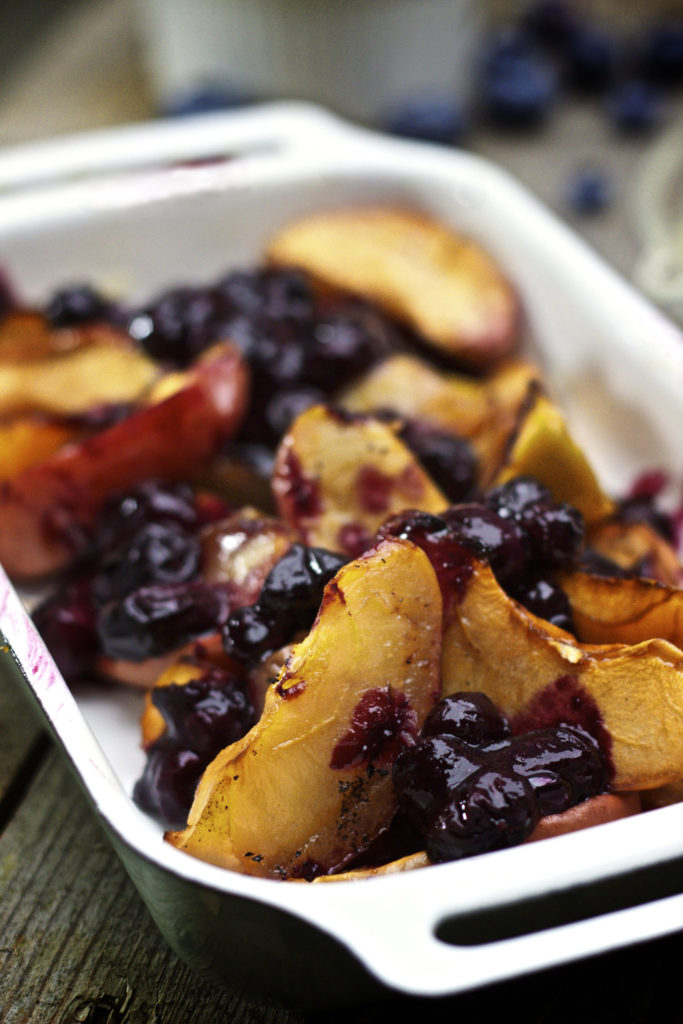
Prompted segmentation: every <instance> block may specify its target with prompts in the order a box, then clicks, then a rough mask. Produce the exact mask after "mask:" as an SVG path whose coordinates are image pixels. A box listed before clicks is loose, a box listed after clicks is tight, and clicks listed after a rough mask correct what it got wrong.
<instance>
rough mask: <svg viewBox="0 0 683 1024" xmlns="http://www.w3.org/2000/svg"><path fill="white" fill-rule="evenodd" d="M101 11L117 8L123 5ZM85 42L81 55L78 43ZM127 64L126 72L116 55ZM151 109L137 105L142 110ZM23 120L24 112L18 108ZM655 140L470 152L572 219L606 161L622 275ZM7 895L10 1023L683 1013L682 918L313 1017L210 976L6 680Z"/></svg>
mask: <svg viewBox="0 0 683 1024" xmlns="http://www.w3.org/2000/svg"><path fill="white" fill-rule="evenodd" d="M98 10H100V8H99V5H98ZM107 10H108V17H109V18H110V19H111V17H112V10H113V8H107ZM79 52H80V53H81V57H82V56H83V48H81V51H79ZM92 63H93V62H92V61H91V64H92ZM105 67H111V62H110V63H109V64H107V65H105ZM117 74H119V75H121V74H123V71H122V69H121V63H120V62H119V64H118V65H117ZM81 84H82V80H81ZM106 84H107V83H102V82H100V81H99V80H97V79H96V76H95V77H94V80H93V90H94V91H93V92H92V95H100V93H102V94H104V89H105V85H106ZM109 84H111V83H109ZM98 88H99V89H100V92H98V91H97V89H98ZM106 94H107V95H108V96H112V95H114V93H113V92H112V91H111V90H109V91H107V93H106ZM87 95H88V94H87V90H86V93H85V94H84V98H86V99H87ZM116 96H117V102H119V106H117V107H116V112H115V116H114V117H113V119H115V120H120V119H122V114H123V113H125V111H124V112H122V111H121V110H120V101H121V95H120V94H119V93H117V94H116ZM63 100H64V97H62V109H63V110H65V111H66V110H67V106H66V105H65V104H64V102H63ZM58 102H59V94H58V91H57V92H55V103H57V104H58ZM135 102H137V103H138V104H139V96H138V97H137V98H136V101H135ZM680 105H681V104H680V101H679V106H680ZM93 109H94V108H93ZM68 110H69V117H71V118H72V120H71V121H69V120H68V117H67V120H66V122H65V125H64V126H65V127H69V128H71V127H79V126H80V125H78V124H74V123H73V116H74V115H73V107H69V108H68ZM141 113H144V111H141V110H140V109H138V107H135V106H134V107H133V112H132V116H133V117H139V116H141ZM11 123H12V122H11V119H10V124H11ZM14 123H15V125H18V124H19V123H20V121H19V113H18V112H16V120H15V122H14ZM86 126H87V124H84V125H83V127H86ZM61 127H63V126H62V125H60V124H59V123H58V125H57V129H56V130H59V128H61ZM40 133H41V129H40V128H39V129H37V130H36V131H35V133H34V134H40ZM15 134H16V133H15ZM26 136H27V137H31V131H30V129H29V130H28V131H27V133H26ZM646 145H647V143H646V142H645V141H642V140H636V141H630V142H624V141H620V142H617V141H616V140H615V138H614V136H613V135H612V134H611V132H610V131H609V129H608V128H607V126H606V124H605V122H604V119H603V118H601V117H600V115H599V113H598V112H597V110H596V109H595V107H593V106H590V105H578V104H575V105H573V106H572V107H571V108H568V109H565V110H562V111H560V112H559V113H558V115H557V117H556V118H554V119H553V123H552V126H551V127H550V128H549V129H548V131H546V132H544V133H542V134H540V135H538V136H537V137H532V138H529V139H526V140H523V141H520V140H518V139H514V138H501V137H499V136H494V135H488V134H486V133H482V134H480V135H479V136H477V137H476V138H475V139H474V140H473V146H474V148H475V149H477V150H479V151H480V152H482V153H484V154H485V155H488V156H491V157H493V158H494V159H496V160H498V161H500V162H501V163H502V164H503V165H504V166H506V167H507V168H509V169H510V170H511V171H512V172H513V173H514V174H516V175H517V176H518V177H519V178H520V179H521V180H522V181H525V182H526V183H527V184H529V185H530V186H531V188H532V189H533V190H534V191H535V192H536V193H537V194H538V195H539V196H540V197H541V198H542V199H543V200H545V201H546V202H547V203H548V204H549V205H550V206H551V207H554V208H555V209H556V210H557V211H558V212H559V213H560V215H561V216H568V213H567V210H566V207H565V206H564V205H563V200H564V186H565V183H566V179H567V175H568V174H569V172H570V171H571V170H572V168H574V167H577V166H580V165H582V164H596V165H598V166H601V167H603V168H604V169H606V170H607V172H608V173H609V174H610V176H611V178H612V182H613V186H614V190H615V202H614V204H613V206H612V207H611V208H610V209H609V210H607V211H606V212H605V213H604V214H603V215H601V216H600V217H596V218H594V219H592V220H582V221H579V220H575V222H574V226H575V227H576V228H577V229H578V230H579V231H580V232H581V233H582V234H583V235H584V236H585V237H586V238H587V240H588V241H589V242H590V243H591V244H592V245H593V246H594V247H595V248H596V249H597V250H598V251H599V252H601V253H602V254H603V255H604V256H605V257H606V258H607V259H608V260H609V261H610V262H612V263H613V264H614V265H615V266H617V268H618V269H619V270H620V271H622V272H623V273H624V274H626V275H628V274H629V273H630V271H631V268H632V266H633V263H634V259H635V257H636V253H637V248H638V240H637V238H636V237H635V235H634V231H633V224H632V221H631V217H630V190H631V188H632V184H633V177H634V174H635V173H636V171H637V167H638V164H639V161H640V159H641V156H642V153H643V151H644V148H645V146H646ZM0 894H1V901H0V1021H1V1022H2V1024H27V1022H34V1024H53V1022H54V1024H76V1022H78V1024H86V1022H87V1024H199V1022H201V1024H218V1022H225V1021H230V1022H232V1024H252V1022H253V1024H256V1022H259V1024H262V1022H270V1024H306V1022H308V1024H312V1022H315V1021H327V1022H333V1021H339V1022H340V1024H341V1022H342V1021H343V1022H344V1024H346V1022H347V1021H349V1020H353V1021H356V1022H358V1024H365V1022H368V1024H369V1022H370V1021H372V1022H373V1024H374V1021H375V1020H376V1018H377V1016H378V1015H382V1016H388V1015H391V1016H396V1015H398V1014H400V1013H402V1012H403V1013H406V1012H407V1013H410V1014H415V1015H416V1016H418V1017H419V1018H420V1019H421V1020H422V1021H424V1022H440V1021H444V1022H445V1021H449V1022H450V1021H453V1020H456V1019H458V1018H460V1019H468V1018H472V1019H476V1020H479V1021H489V1020H490V1021H493V1020H495V1019H498V1018H501V1019H509V1018H510V1017H511V1016H512V1017H517V1016H518V1015H519V1016H521V1015H522V1014H523V1015H524V1016H525V1017H526V1018H527V1020H528V1021H529V1024H534V1022H539V1024H540V1022H552V1024H555V1022H565V1021H566V1022H567V1024H569V1022H570V1021H571V1022H572V1024H573V1022H575V1021H577V1020H581V1021H583V1022H593V1021H595V1022H598V1021H599V1022H600V1024H605V1022H610V1021H619V1022H631V1021H634V1022H635V1021H643V1022H647V1021H657V1022H669V1021H679V1020H681V1021H683V995H681V994H680V980H679V979H680V963H681V960H682V959H683V922H681V926H682V931H681V934H678V935H675V936H673V937H671V938H667V939H662V940H658V941H656V942H653V943H650V944H648V945H647V946H639V947H633V948H629V949H628V950H626V951H623V952H619V953H614V954H608V955H606V956H603V957H601V958H598V959H594V960H591V961H588V962H585V963H579V964H575V965H570V966H567V967H563V968H560V969H556V970H552V971H548V972H544V973H543V974H539V975H536V976H533V977H529V978H525V979H521V980H518V981H515V982H512V983H508V984H504V985H498V986H495V987H492V988H489V989H486V990H483V991H479V992H474V993H469V994H467V995H465V996H460V997H454V998H449V999H440V1000H435V1001H422V1000H415V999H407V998H388V999H387V1000H386V1001H385V1002H384V1003H382V1004H381V1005H380V1006H377V1005H373V1006H356V1007H352V1008H343V1009H339V1010H322V1011H320V1012H315V1013H313V1012H310V1011H308V1012H303V1011H300V1010H298V1009H296V1008H289V1007H284V1006H276V1005H273V1004H270V1003H267V1002H265V1001H263V1000H261V999H260V998H259V997H258V995H255V996H254V997H252V998H245V997H243V996H241V995H239V994H237V993H236V992H233V991H230V990H229V989H225V990H220V989H217V988H214V987H212V986H211V985H209V984H207V983H205V982H203V981H202V980H200V979H198V978H197V977H195V976H193V975H192V973H191V972H190V970H189V969H188V968H186V967H185V966H184V965H183V964H182V963H181V962H179V960H178V959H177V958H176V956H175V955H174V954H173V953H172V952H171V951H170V950H169V948H168V947H167V946H166V944H165V942H164V940H163V939H162V938H161V937H160V935H159V933H158V932H157V929H156V927H155V925H154V923H153V922H152V920H151V919H150V917H149V915H148V913H147V911H146V909H145V907H144V905H143V903H142V901H141V900H140V898H139V897H138V895H137V893H136V891H135V889H134V888H133V885H132V884H131V882H130V881H129V880H128V878H127V876H126V874H125V872H124V870H123V868H122V867H121V865H120V863H119V862H118V860H117V858H116V856H115V854H114V853H113V851H112V850H111V849H110V847H109V845H108V843H107V842H106V840H105V839H104V836H103V834H102V833H101V831H100V826H99V824H98V822H97V820H96V819H95V817H94V815H93V814H92V812H91V810H90V808H89V806H88V805H87V803H86V801H85V798H84V797H83V795H82V793H81V791H80V789H79V788H78V786H77V784H76V782H75V780H74V779H73V778H72V776H71V774H70V772H69V769H68V767H67V765H66V763H65V761H64V759H63V756H62V754H61V752H60V751H59V750H58V749H57V748H56V747H55V746H54V744H53V742H52V740H51V738H50V737H49V736H48V735H47V734H46V733H45V731H44V730H43V727H42V723H41V721H40V719H39V718H38V716H37V713H36V711H35V710H34V709H33V708H32V706H31V705H29V703H28V702H27V699H26V697H25V696H24V695H23V694H22V693H20V692H17V691H16V689H15V688H14V687H12V686H8V685H7V684H6V683H4V682H3V681H2V680H0ZM263 969H264V971H266V970H267V969H268V965H267V964H264V965H263ZM302 970H306V965H305V964H302Z"/></svg>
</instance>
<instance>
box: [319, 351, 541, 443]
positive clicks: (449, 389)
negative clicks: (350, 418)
mask: <svg viewBox="0 0 683 1024" xmlns="http://www.w3.org/2000/svg"><path fill="white" fill-rule="evenodd" d="M538 379H539V376H538V370H536V368H535V367H533V366H531V365H530V364H529V363H526V362H523V361H522V360H508V361H506V362H505V363H503V364H502V365H501V366H499V367H497V368H496V369H495V370H493V371H492V372H491V373H490V374H488V375H487V376H486V377H481V378H478V377H471V376H467V375H465V374H460V373H453V372H443V371H440V370H437V369H435V368H434V367H433V366H430V365H429V363H427V362H425V360H423V359H419V358H418V357H417V356H411V355H406V354H404V353H401V354H399V355H395V356H390V357H389V358H388V359H385V360H384V361H383V362H381V363H379V364H378V365H377V366H375V367H373V368H372V369H371V370H369V371H368V373H367V374H365V375H364V376H363V377H361V378H360V380H358V381H356V382H354V383H353V384H352V385H351V386H350V387H348V388H347V389H345V390H344V391H343V392H342V393H341V395H339V396H338V401H339V404H340V405H342V406H343V407H344V408H345V409H349V410H350V411H351V412H367V413H370V412H373V411H374V410H376V409H391V410H393V411H395V412H396V413H397V414H399V415H400V416H405V417H407V418H411V419H420V420H425V421H426V422H427V423H430V424H432V425H433V426H436V427H440V428H441V429H443V430H450V431H452V432H453V433H454V434H459V435H460V436H461V437H467V438H476V437H477V436H478V435H479V434H480V433H481V432H482V431H483V430H485V429H487V428H488V427H489V426H490V425H491V424H492V422H493V421H497V420H498V419H500V418H501V416H502V414H503V413H506V414H507V415H508V416H512V420H511V421H510V423H509V424H508V429H509V428H510V427H511V426H512V425H513V424H514V422H515V421H516V419H517V415H518V412H519V408H520V406H521V404H522V402H523V400H524V399H525V397H526V394H527V391H528V388H529V384H530V383H531V382H532V381H538Z"/></svg>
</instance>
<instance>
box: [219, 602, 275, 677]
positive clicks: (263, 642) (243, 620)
mask: <svg viewBox="0 0 683 1024" xmlns="http://www.w3.org/2000/svg"><path fill="white" fill-rule="evenodd" d="M289 639H291V637H290V636H289V635H288V630H287V628H284V629H283V628H282V626H281V625H280V623H278V621H277V619H276V617H275V616H273V615H272V614H271V613H269V612H268V611H266V610H265V609H263V608H261V606H260V605H259V604H258V603H256V604H253V605H245V607H244V608H237V609H235V611H234V612H232V614H231V615H230V616H229V617H228V620H227V622H226V623H225V627H224V629H223V647H224V648H225V651H226V652H227V653H228V654H229V655H230V656H231V657H232V658H235V659H236V660H237V661H240V662H244V663H246V664H249V663H250V662H255V661H258V659H259V658H261V657H262V656H263V655H264V654H266V653H268V652H269V651H274V650H277V648H278V647H281V646H282V645H283V644H284V643H286V642H287V641H288V640H289Z"/></svg>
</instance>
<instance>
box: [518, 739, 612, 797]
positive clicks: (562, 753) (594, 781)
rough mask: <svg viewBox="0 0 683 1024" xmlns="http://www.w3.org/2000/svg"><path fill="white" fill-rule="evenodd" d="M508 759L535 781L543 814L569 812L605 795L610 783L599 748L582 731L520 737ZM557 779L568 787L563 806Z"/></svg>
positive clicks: (520, 772)
mask: <svg viewBox="0 0 683 1024" xmlns="http://www.w3.org/2000/svg"><path fill="white" fill-rule="evenodd" d="M508 756H509V760H510V764H511V766H512V768H513V769H514V771H515V772H518V773H519V774H520V775H524V776H525V777H526V778H529V779H532V780H533V779H535V782H534V783H533V784H534V787H535V792H536V796H537V799H538V800H539V803H540V807H541V813H542V814H554V813H556V812H557V811H559V810H566V808H567V807H571V806H573V805H574V804H577V803H580V802H581V801H582V800H587V799H588V798H589V797H591V796H595V795H596V794H597V793H601V792H603V790H604V788H605V786H606V784H607V774H606V771H605V766H604V763H603V759H602V757H601V755H600V750H599V748H598V745H597V743H596V742H595V740H594V739H593V738H592V737H591V736H589V735H588V733H586V732H584V730H582V729H579V728H573V727H571V726H560V727H558V728H555V729H540V730H538V731H537V732H531V733H527V734H526V735H524V736H517V737H515V739H514V741H513V743H512V746H511V748H510V751H509V755H508ZM546 775H547V777H548V778H547V780H546V781H545V782H544V781H543V780H544V777H545V776H546ZM557 779H559V780H561V782H562V783H564V785H565V786H566V787H568V794H567V800H566V803H565V804H564V805H562V806H560V803H561V787H560V786H559V784H558V783H557Z"/></svg>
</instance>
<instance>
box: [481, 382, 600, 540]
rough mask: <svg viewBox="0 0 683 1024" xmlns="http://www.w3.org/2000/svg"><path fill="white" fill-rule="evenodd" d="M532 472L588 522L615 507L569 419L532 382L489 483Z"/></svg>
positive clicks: (555, 496) (559, 498) (501, 481)
mask: <svg viewBox="0 0 683 1024" xmlns="http://www.w3.org/2000/svg"><path fill="white" fill-rule="evenodd" d="M526 475H528V476H534V477H536V479H537V480H540V482H541V483H543V484H545V486H546V487H548V488H549V490H550V491H551V493H552V495H553V497H554V498H555V501H567V502H569V503H570V504H571V505H573V506H574V508H578V509H579V511H580V512H581V514H582V515H583V518H584V520H585V522H586V523H587V524H588V525H590V524H592V523H595V522H600V521H601V520H603V519H605V518H606V517H607V516H609V515H611V514H612V513H613V512H614V502H613V501H611V499H610V498H609V497H608V496H607V495H606V494H605V493H604V492H603V490H602V488H601V487H600V484H599V483H598V480H597V477H596V475H595V472H594V471H593V468H592V467H591V465H590V463H589V461H588V459H587V457H586V455H585V454H584V452H583V451H582V450H581V448H579V446H578V445H577V444H576V443H575V441H574V440H573V439H572V437H571V435H570V433H569V430H568V428H567V424H566V422H565V419H564V417H563V415H562V413H561V412H560V410H559V409H558V408H557V406H555V405H554V404H553V403H552V402H551V401H550V400H549V399H548V397H547V396H546V395H544V394H543V392H542V391H541V389H540V388H539V387H538V386H537V385H536V384H532V385H531V386H530V389H529V394H528V399H527V401H526V403H525V404H524V407H523V409H522V412H521V415H520V417H519V420H518V422H517V424H516V426H515V429H514V430H513V431H512V432H511V434H510V436H509V438H508V442H507V451H506V453H505V456H504V459H503V463H502V465H500V466H499V467H498V468H497V469H496V471H495V473H494V474H493V478H492V479H491V481H489V482H490V484H501V483H505V482H506V481H507V480H510V479H512V478H513V477H515V476H526Z"/></svg>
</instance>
